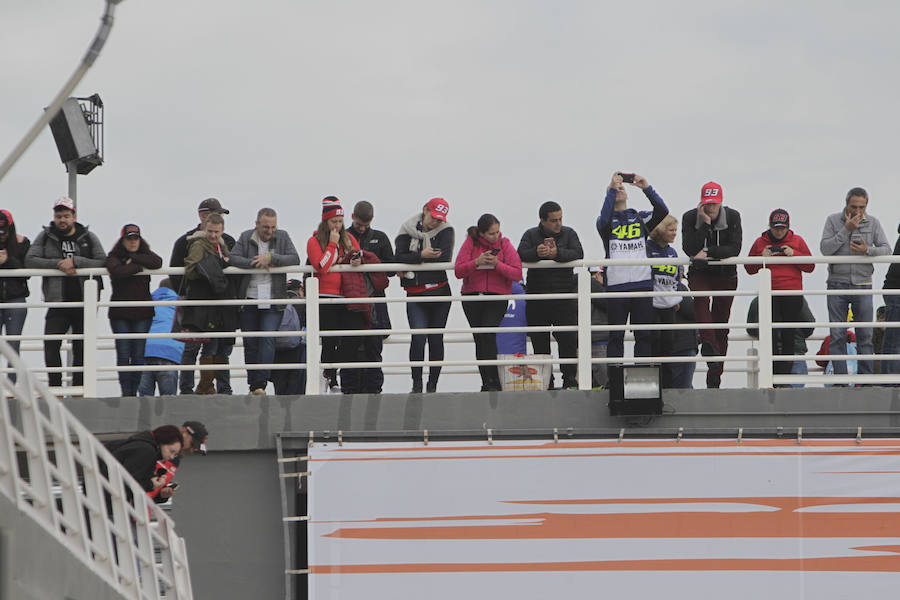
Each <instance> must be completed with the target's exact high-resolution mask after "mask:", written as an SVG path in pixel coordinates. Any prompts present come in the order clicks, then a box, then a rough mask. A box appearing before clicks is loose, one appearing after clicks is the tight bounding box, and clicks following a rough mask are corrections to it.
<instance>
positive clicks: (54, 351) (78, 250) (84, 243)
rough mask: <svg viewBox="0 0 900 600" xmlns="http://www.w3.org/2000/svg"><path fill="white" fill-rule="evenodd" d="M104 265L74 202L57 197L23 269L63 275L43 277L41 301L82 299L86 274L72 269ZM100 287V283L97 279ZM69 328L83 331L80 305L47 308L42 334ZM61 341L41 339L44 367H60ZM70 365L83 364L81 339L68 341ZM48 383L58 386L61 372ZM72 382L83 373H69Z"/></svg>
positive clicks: (79, 379)
mask: <svg viewBox="0 0 900 600" xmlns="http://www.w3.org/2000/svg"><path fill="white" fill-rule="evenodd" d="M105 264H106V253H105V252H104V251H103V246H102V245H101V244H100V239H99V238H98V237H97V236H96V235H94V234H93V233H91V232H90V231H88V229H87V227H85V226H84V225H82V224H81V223H78V222H76V221H75V203H74V202H73V201H72V199H71V198H65V197H63V198H60V199H59V200H57V201H56V203H55V204H54V205H53V221H52V222H51V223H50V225H48V226H47V227H44V230H43V231H41V232H40V233H39V234H38V235H37V237H36V238H35V240H34V243H33V244H32V245H31V248H29V249H28V254H27V255H26V256H25V268H28V269H59V270H60V271H62V272H63V273H65V274H66V277H43V278H42V279H43V283H42V289H43V292H44V302H82V301H84V281H85V280H86V279H87V277H76V276H75V274H76V269H85V268H89V267H102V266H104V265H105ZM101 287H102V282H101ZM70 329H71V331H72V333H73V334H76V333H84V310H83V309H81V308H48V309H47V315H46V317H45V320H44V335H60V334H65V333H66V332H68V331H69V330H70ZM61 345H62V341H61V340H44V364H45V365H46V366H47V367H61V366H62V360H61V358H60V355H59V350H60V346H61ZM72 349H73V351H74V354H75V356H74V359H75V360H74V366H76V367H80V366H82V365H83V364H84V341H83V340H72ZM49 380H50V385H51V386H56V387H59V386H60V385H62V373H50V374H49ZM72 382H73V384H74V385H76V386H80V385H83V383H84V374H83V373H82V372H80V371H77V372H75V373H73V375H72Z"/></svg>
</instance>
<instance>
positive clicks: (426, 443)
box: [422, 429, 428, 446]
mask: <svg viewBox="0 0 900 600" xmlns="http://www.w3.org/2000/svg"><path fill="white" fill-rule="evenodd" d="M422 441H423V442H424V443H425V445H426V446H427V445H428V430H427V429H426V430H425V435H424V436H423V440H422Z"/></svg>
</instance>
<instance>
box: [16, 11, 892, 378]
mask: <svg viewBox="0 0 900 600" xmlns="http://www.w3.org/2000/svg"><path fill="white" fill-rule="evenodd" d="M626 4H627V6H626ZM102 10H103V2H101V1H100V0H90V1H88V0H68V1H67V2H64V3H61V2H56V1H50V0H29V1H28V2H13V1H11V0H10V1H7V2H5V3H3V7H2V8H0V72H2V74H3V90H4V92H5V93H4V94H3V98H2V107H3V110H2V111H0V154H2V155H4V156H5V154H6V153H7V152H8V151H9V149H10V148H11V147H12V146H13V145H14V143H15V142H16V141H18V139H19V138H20V137H21V136H22V134H23V133H24V132H25V131H26V129H27V128H28V127H29V126H30V125H31V123H32V122H33V121H34V120H35V119H36V118H37V117H38V115H39V113H40V111H41V109H42V107H44V106H45V105H46V104H48V103H49V102H50V100H51V99H52V97H53V95H54V94H55V93H56V91H57V90H58V89H59V87H60V86H61V85H62V82H63V81H64V80H65V79H66V78H67V77H68V76H69V74H70V73H71V72H72V71H73V70H74V68H75V66H76V64H77V63H78V61H79V60H80V58H81V57H82V55H83V54H84V51H85V49H86V48H87V45H88V43H89V41H90V40H91V38H92V37H93V35H94V32H95V31H96V28H97V26H98V24H99V17H100V15H101V14H102ZM898 16H900V5H896V4H894V3H888V2H856V3H850V2H809V1H803V2H799V1H798V2H790V3H784V2H770V1H759V0H756V1H753V2H749V1H748V2H728V1H726V2H723V1H691V0H686V1H684V2H678V3H670V2H629V3H622V2H599V1H583V2H582V1H554V2H550V1H542V2H533V1H496V0H479V1H477V2H476V1H469V0H457V1H456V2H432V1H422V0H419V1H385V2H344V1H332V2H327V3H326V2H298V1H296V0H290V1H289V0H270V1H261V2H260V1H258V2H236V1H233V0H227V1H223V0H215V1H214V0H191V1H189V2H185V1H183V0H182V1H178V2H176V1H175V0H152V1H151V0H126V1H125V2H123V3H122V4H121V5H120V6H119V8H118V9H117V11H116V23H115V26H114V28H113V31H112V34H111V36H110V39H109V41H108V43H107V45H106V47H105V48H104V50H103V53H102V55H101V56H100V58H99V60H98V61H97V63H96V64H95V66H94V68H93V69H92V70H91V71H90V73H89V74H88V76H87V77H86V78H85V80H84V81H83V82H82V84H81V85H80V86H79V87H78V89H77V90H76V95H85V96H86V95H90V94H92V93H94V92H98V93H100V95H101V96H102V98H103V100H104V102H105V104H106V106H107V109H106V121H107V126H106V164H105V165H104V166H102V167H100V168H98V169H96V170H95V171H94V172H93V173H91V174H90V175H88V176H87V177H80V178H79V215H78V216H79V220H80V221H81V222H83V223H86V224H89V225H90V226H91V229H92V230H93V231H95V232H96V233H97V234H98V235H99V236H100V238H101V240H102V241H103V243H104V245H105V246H111V244H112V242H114V241H115V237H116V234H117V232H118V230H119V228H120V227H121V226H122V225H123V224H124V223H126V222H129V221H134V222H137V223H138V224H140V225H141V226H142V227H143V228H144V231H145V234H146V238H147V239H148V241H149V242H150V244H151V246H153V247H154V249H155V250H157V251H159V252H160V254H162V255H163V257H164V259H165V260H168V253H169V250H170V248H171V244H172V242H173V241H174V239H175V238H176V237H177V236H178V235H180V234H181V233H183V232H184V231H185V230H187V229H188V228H190V227H192V226H193V225H194V224H195V222H196V216H195V215H196V206H197V204H198V203H199V202H200V201H201V200H202V199H204V198H206V197H208V196H215V197H218V198H219V199H220V200H221V201H222V203H223V204H224V205H225V206H226V207H228V208H229V209H231V211H232V212H231V215H230V218H229V219H228V220H227V221H226V223H227V229H228V230H229V231H230V232H232V233H233V234H237V233H238V232H239V231H241V230H243V229H246V228H248V227H250V226H251V225H252V221H253V218H254V216H255V212H256V210H257V209H258V208H259V207H261V206H271V207H273V208H275V209H276V210H277V211H278V213H279V226H280V227H281V228H283V229H286V230H287V231H288V232H290V233H291V235H292V236H293V238H294V241H295V242H296V243H297V245H298V246H304V247H305V241H306V239H307V238H308V236H309V234H310V233H311V231H312V230H313V228H314V227H315V225H316V224H317V222H318V216H319V215H320V214H321V213H320V200H321V198H322V197H323V196H325V195H329V194H335V195H337V196H339V197H340V198H341V199H342V200H343V202H344V206H345V208H346V209H348V214H349V209H350V208H352V205H353V203H354V202H355V201H357V200H359V199H362V198H366V199H369V200H370V201H372V202H373V203H374V204H375V208H376V216H375V219H376V220H375V226H376V227H377V228H381V229H383V230H385V231H386V232H387V233H388V234H389V235H390V237H391V238H393V237H394V235H395V234H396V232H397V229H398V227H399V225H400V223H401V221H402V220H404V219H405V218H407V217H408V216H410V215H411V214H412V213H414V212H416V211H417V210H419V209H420V207H421V206H422V204H424V202H425V201H427V200H428V198H430V197H432V196H438V195H439V196H443V197H445V198H446V199H447V200H448V201H449V203H450V206H451V210H450V221H451V222H452V223H453V224H455V225H456V226H457V227H458V233H457V239H458V240H461V236H462V229H464V227H465V226H466V225H470V224H472V223H473V222H474V221H475V220H476V219H477V218H478V216H479V215H480V214H481V213H482V212H486V211H489V212H493V213H494V214H496V215H497V217H498V218H499V219H500V221H501V227H502V230H503V232H504V234H505V235H507V236H508V237H510V238H512V239H513V241H514V242H517V241H518V239H519V237H520V236H521V233H522V231H523V230H524V229H526V228H527V227H529V226H533V225H534V224H535V223H536V222H537V207H538V205H539V204H540V203H541V202H543V201H544V200H547V199H555V200H557V201H558V202H560V204H562V206H563V210H564V222H565V223H567V224H568V225H571V226H573V227H575V229H576V230H577V231H578V232H579V234H580V236H581V239H582V242H583V243H584V245H585V248H586V250H587V253H588V257H598V258H599V257H600V255H601V254H600V253H601V252H602V245H601V243H600V239H599V236H598V235H597V233H596V230H595V228H594V225H593V223H594V220H595V219H596V216H597V214H598V212H599V205H600V203H601V201H602V197H603V193H604V189H605V187H606V185H607V183H608V181H609V178H610V175H611V173H612V172H613V171H614V170H627V171H637V172H638V173H641V174H643V175H645V176H646V177H647V178H648V179H649V180H650V182H651V183H652V184H653V185H654V187H655V188H656V189H657V191H658V192H659V193H660V194H661V195H662V197H663V198H664V199H665V200H666V202H667V203H668V205H669V207H670V209H671V210H672V212H673V213H675V214H677V215H678V216H679V217H680V215H681V214H682V213H684V212H685V211H686V210H688V209H690V208H692V207H694V206H695V205H696V204H697V201H698V199H699V198H698V196H699V189H700V186H701V185H702V184H703V183H705V182H706V181H709V180H715V181H717V182H719V183H720V184H722V186H723V187H724V195H725V202H726V204H727V205H729V206H732V207H733V208H736V209H738V210H739V211H741V213H742V215H743V218H744V230H745V237H744V247H745V250H744V253H745V254H746V251H747V249H749V247H750V244H751V243H752V241H753V238H754V237H755V236H756V235H758V233H759V232H760V231H762V230H763V229H764V228H765V225H766V217H767V215H768V213H769V211H770V210H772V209H773V208H776V207H782V208H786V209H787V210H788V211H790V213H791V218H792V225H793V229H794V230H795V231H796V232H797V233H799V234H800V235H802V236H803V237H805V238H806V240H807V242H808V243H809V246H810V248H812V249H814V253H818V252H817V248H818V240H819V237H820V235H821V231H822V225H823V223H824V219H825V216H826V215H827V214H828V213H830V212H836V211H837V210H839V209H840V208H841V206H842V205H843V199H844V194H845V193H846V191H847V190H848V189H849V188H850V187H853V186H857V185H860V186H863V187H866V188H867V189H868V190H869V193H870V197H871V202H870V212H871V214H873V215H875V216H877V217H879V218H880V219H881V221H882V223H883V225H884V228H885V230H886V232H887V235H888V238H889V239H890V240H891V242H892V243H893V241H894V240H895V239H896V235H897V226H898V221H900V202H898V200H897V198H896V195H895V191H896V188H897V187H898V172H897V169H896V164H895V163H896V154H897V153H896V148H895V146H896V140H897V139H898V137H900V136H898V134H900V131H898V128H900V126H898V122H900V121H898V119H897V118H896V102H897V97H898V94H900V88H898V84H897V78H896V76H895V72H896V64H897V59H898V49H900V42H898V41H897V37H896V31H895V27H896V22H897V19H898ZM66 185H67V179H66V174H65V171H64V168H63V166H62V165H61V163H60V162H59V157H58V154H57V152H56V148H55V146H54V143H53V140H52V137H51V135H50V133H49V130H48V131H46V132H45V133H44V134H42V135H41V137H40V138H39V139H38V141H37V142H36V143H35V144H34V145H33V146H32V148H31V149H30V150H29V151H28V153H27V154H26V155H25V156H24V157H23V159H22V160H21V161H20V162H19V163H18V164H17V165H16V166H15V167H14V168H13V170H12V171H11V172H10V173H9V175H8V176H7V177H6V178H5V179H4V180H3V181H2V182H0V206H2V207H3V208H7V209H9V210H11V211H12V212H13V214H14V216H15V218H16V222H17V225H18V226H19V231H20V232H21V233H24V234H26V235H28V236H29V237H31V238H34V236H35V234H36V233H37V231H38V230H39V228H40V226H41V225H42V224H46V223H47V222H48V221H49V220H50V217H51V205H52V203H53V200H54V199H55V198H56V197H58V196H60V195H62V194H64V193H65V191H66ZM631 198H632V200H633V202H634V203H635V204H636V205H641V204H643V203H644V202H645V200H644V199H643V197H642V195H641V194H640V193H639V192H638V193H634V192H632V193H631ZM676 247H678V248H679V251H680V239H679V241H678V242H677V243H676ZM883 273H884V268H879V270H878V271H876V275H877V276H879V277H878V278H877V283H878V285H880V281H881V279H883ZM752 285H755V280H753V279H751V278H750V277H749V276H742V287H744V286H752ZM822 286H824V269H822V268H821V267H820V269H819V270H817V273H815V274H814V275H813V276H811V277H808V278H807V287H822ZM32 289H33V295H39V291H38V289H39V285H38V282H37V281H35V282H33V284H32ZM744 305H745V304H738V305H737V306H744ZM822 305H823V306H824V303H822ZM458 308H459V307H455V308H454V313H453V314H454V317H453V318H454V320H456V321H457V322H459V323H460V324H462V323H464V319H463V317H462V311H461V310H458ZM814 308H815V307H814ZM738 312H742V309H736V313H738ZM818 312H820V313H821V314H820V315H819V316H820V317H822V318H824V310H821V311H818ZM457 313H458V314H457ZM740 316H741V317H743V314H742V315H740ZM36 317H37V315H34V316H32V317H31V319H30V325H31V326H37V325H39V324H40V319H39V318H36ZM394 319H395V322H398V321H399V322H400V324H401V325H405V318H403V316H402V312H401V311H399V310H398V311H397V312H395V315H394ZM698 381H699V378H698ZM739 383H740V382H739V381H735V385H737V384H739ZM448 385H449V384H448ZM401 387H403V388H405V387H406V383H405V382H403V385H402V386H401ZM442 387H443V386H442Z"/></svg>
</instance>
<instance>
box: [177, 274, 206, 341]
mask: <svg viewBox="0 0 900 600" xmlns="http://www.w3.org/2000/svg"><path fill="white" fill-rule="evenodd" d="M186 279H187V278H186V277H182V279H181V286H180V288H179V290H178V299H179V300H186V298H185V297H184V296H182V290H183V289H184V282H185V280H186ZM185 308H187V307H186V306H176V307H175V314H174V315H173V316H172V333H181V334H184V335H181V336H176V337H175V341H177V342H184V343H185V344H206V343H208V342H209V340H210V338H208V337H202V336H198V335H196V334H198V333H200V330H199V329H197V328H196V327H193V326H186V325H184V324H183V321H184V309H185Z"/></svg>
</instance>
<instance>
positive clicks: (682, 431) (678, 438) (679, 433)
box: [675, 427, 684, 444]
mask: <svg viewBox="0 0 900 600" xmlns="http://www.w3.org/2000/svg"><path fill="white" fill-rule="evenodd" d="M683 436H684V427H679V428H678V435H677V436H676V437H675V443H676V444H679V443H681V438H682V437H683Z"/></svg>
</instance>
